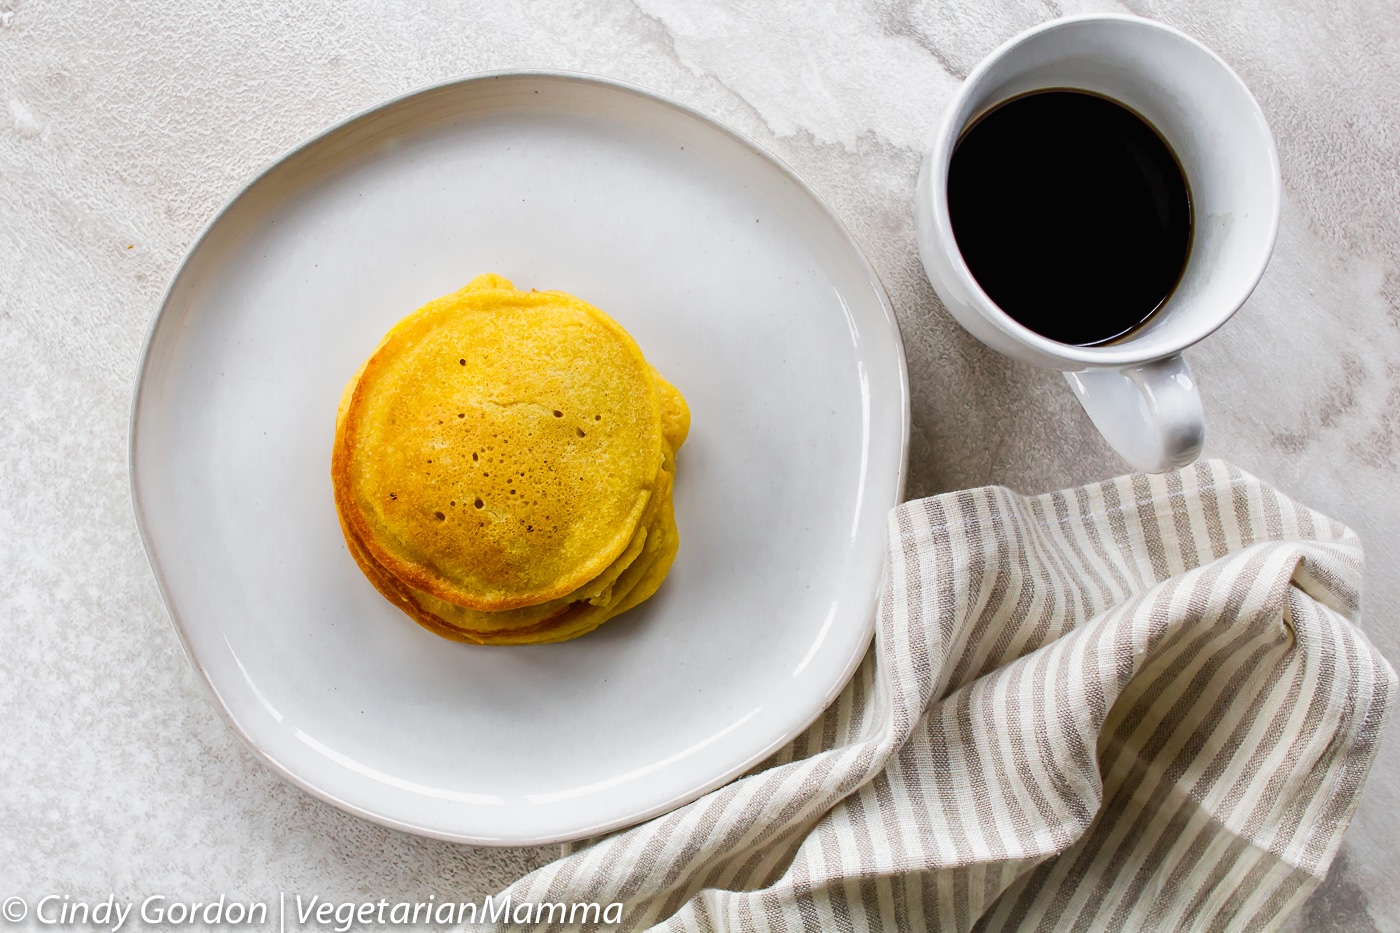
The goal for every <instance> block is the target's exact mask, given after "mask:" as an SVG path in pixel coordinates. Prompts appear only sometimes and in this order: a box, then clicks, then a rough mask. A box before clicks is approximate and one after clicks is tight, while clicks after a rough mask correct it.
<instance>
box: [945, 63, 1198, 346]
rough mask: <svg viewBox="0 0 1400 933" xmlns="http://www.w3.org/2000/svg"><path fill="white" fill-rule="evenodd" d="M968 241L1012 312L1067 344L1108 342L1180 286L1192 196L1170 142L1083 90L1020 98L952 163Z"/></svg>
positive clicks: (956, 223)
mask: <svg viewBox="0 0 1400 933" xmlns="http://www.w3.org/2000/svg"><path fill="white" fill-rule="evenodd" d="M948 210H949V213H950V215H951V218H952V223H953V235H954V236H955V237H956V239H957V241H958V250H959V251H960V252H961V253H962V255H963V258H964V259H965V260H966V261H967V265H968V268H969V269H971V270H972V274H973V276H974V277H976V279H977V283H978V284H979V285H981V286H982V290H983V291H985V292H986V293H987V295H988V296H989V297H990V298H991V299H992V301H994V302H996V304H997V306H998V307H1000V308H1001V309H1002V310H1003V311H1005V312H1006V313H1007V314H1009V315H1011V316H1012V317H1013V318H1015V319H1016V320H1018V321H1020V322H1021V323H1022V324H1024V325H1025V326H1027V327H1029V328H1030V329H1031V330H1034V331H1036V332H1037V333H1039V334H1043V335H1044V336H1046V337H1049V338H1050V339H1051V340H1058V341H1060V342H1061V343H1069V344H1076V345H1079V346H1089V345H1092V344H1098V343H1105V342H1107V341H1110V340H1113V339H1114V338H1116V337H1121V336H1123V335H1124V334H1127V333H1129V332H1131V331H1132V330H1133V329H1134V328H1136V327H1138V326H1139V325H1141V324H1142V323H1143V322H1144V321H1146V320H1147V319H1148V318H1149V317H1151V316H1152V313H1153V312H1154V311H1156V310H1157V308H1158V307H1160V306H1161V305H1162V303H1163V302H1164V301H1165V300H1166V299H1167V296H1168V295H1170V294H1171V291H1172V289H1173V288H1175V287H1176V283H1177V280H1178V279H1180V277H1181V270H1182V269H1183V268H1184V267H1185V265H1186V253H1187V250H1188V249H1189V248H1190V245H1191V196H1190V192H1189V191H1188V189H1187V187H1186V176H1185V175H1183V174H1182V171H1181V165H1180V164H1179V163H1178V162H1177V160H1176V156H1175V155H1174V154H1173V153H1172V151H1171V149H1170V148H1169V147H1168V146H1167V144H1166V142H1165V141H1164V140H1163V139H1162V137H1161V136H1159V135H1158V134H1157V131H1156V130H1154V129H1153V128H1152V126H1151V125H1149V124H1148V123H1147V121H1145V120H1143V119H1142V117H1139V116H1138V115H1137V114H1135V113H1133V112H1132V111H1131V110H1129V109H1128V108H1126V107H1124V106H1122V105H1121V104H1117V103H1114V102H1113V101H1111V100H1107V99H1105V98H1103V97H1099V96H1097V95H1095V94H1089V93H1086V92H1083V91H1064V90H1056V91H1039V92H1036V93H1033V94H1027V95H1025V96H1023V97H1017V98H1013V99H1012V100H1010V101H1007V102H1006V103H1004V104H1002V105H1000V106H998V107H996V108H995V109H993V110H991V111H990V112H988V113H987V114H986V115H985V116H983V117H982V118H981V119H979V120H978V121H977V122H976V123H974V124H973V125H972V126H971V127H970V128H969V129H967V130H966V131H965V132H964V133H963V136H962V139H961V140H959V141H958V144H957V147H956V148H955V149H954V150H953V159H952V164H951V165H950V166H949V169H948Z"/></svg>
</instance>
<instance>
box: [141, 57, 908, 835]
mask: <svg viewBox="0 0 1400 933" xmlns="http://www.w3.org/2000/svg"><path fill="white" fill-rule="evenodd" d="M503 78H514V79H531V78H534V79H542V80H547V81H563V82H567V83H575V84H581V85H592V86H598V87H604V88H607V89H610V90H614V91H620V92H622V93H624V94H630V95H632V96H634V97H639V98H642V99H643V100H645V101H646V102H648V103H650V104H653V105H660V106H662V107H666V108H668V109H671V110H675V111H678V112H680V113H681V114H683V115H685V116H688V117H691V118H693V119H695V120H698V121H699V122H700V123H702V124H705V125H706V126H708V128H710V129H712V130H715V131H717V132H719V133H721V134H722V135H724V136H726V137H728V138H729V139H730V140H732V141H733V142H735V143H738V144H739V145H740V146H741V147H743V148H744V149H746V150H748V151H749V152H751V153H752V154H753V155H755V156H757V157H758V158H760V159H762V160H764V161H765V162H767V163H768V164H770V165H771V166H773V167H774V168H776V169H777V170H778V171H779V172H780V173H781V174H782V175H783V176H784V177H785V178H786V180H787V181H789V182H791V183H792V184H794V185H796V186H797V187H798V189H799V190H800V191H801V192H802V194H803V195H805V196H806V197H807V198H809V199H811V201H812V203H813V204H815V205H816V206H817V207H818V208H819V209H820V210H821V211H822V213H824V214H825V215H826V217H827V218H828V219H829V220H830V221H831V222H832V223H833V224H834V225H835V228H836V230H837V231H838V232H839V233H840V234H841V236H842V237H844V239H845V241H846V243H847V244H848V245H849V246H850V248H851V250H852V251H853V252H854V255H855V256H856V257H857V258H859V260H860V263H861V265H862V266H863V267H864V270H865V272H866V274H867V276H868V278H869V282H870V284H871V285H872V286H873V287H874V291H875V295H876V298H877V299H878V301H879V304H880V308H881V310H882V311H883V313H884V318H885V323H886V324H887V325H888V327H889V328H890V332H891V333H892V335H893V337H894V347H895V351H896V354H895V355H896V360H897V370H898V371H897V376H898V379H897V380H896V382H897V384H898V386H899V390H900V391H899V407H900V422H901V427H902V430H901V437H900V449H899V457H898V463H897V472H896V476H895V496H894V501H893V502H891V503H890V508H893V507H895V506H897V505H898V504H899V503H900V502H902V501H904V497H905V484H906V482H907V480H908V472H909V439H910V432H911V427H912V411H911V392H910V388H909V369H908V364H907V360H906V354H905V347H904V337H903V333H902V332H901V329H900V326H899V319H898V317H897V316H896V315H895V313H894V306H893V305H892V303H891V302H890V298H889V293H888V292H887V291H886V289H885V286H884V283H883V282H882V281H881V279H880V276H879V273H878V272H877V271H876V270H875V267H874V265H873V264H872V263H871V262H870V258H869V257H868V256H867V255H866V253H865V250H863V249H862V248H861V246H860V244H859V242H857V240H856V238H855V236H854V235H853V234H852V233H851V231H850V228H849V227H848V226H847V225H846V223H845V222H844V221H843V220H842V219H841V217H840V215H839V214H837V212H836V211H835V210H834V209H833V208H832V206H831V205H830V204H829V203H827V201H826V199H825V198H823V197H822V196H821V195H820V194H819V193H818V192H817V191H816V190H815V189H813V188H812V186H811V185H810V184H809V183H808V182H807V181H806V179H804V178H803V177H802V176H801V175H800V174H798V172H797V171H796V170H795V169H793V168H792V166H790V165H788V164H787V162H785V161H784V160H783V159H782V158H781V157H780V156H778V155H777V154H776V153H774V152H772V151H771V150H769V149H767V148H766V147H765V146H763V145H762V144H760V143H759V142H757V141H756V140H754V139H752V138H750V137H749V136H748V135H747V134H746V133H744V132H742V131H741V130H739V129H738V128H736V127H733V126H730V125H729V124H728V123H725V122H724V121H723V120H720V119H719V118H718V117H715V116H712V115H711V114H708V113H705V112H704V111H702V110H699V109H698V108H696V107H692V106H690V105H689V104H685V103H682V102H680V101H678V100H675V99H674V98H671V97H668V96H666V95H664V94H661V93H659V92H657V91H653V90H650V89H648V88H645V87H641V86H639V85H635V84H631V83H628V82H626V81H620V80H618V79H616V78H611V77H607V76H604V75H597V74H591V73H588V72H581V71H567V70H556V69H537V68H525V69H499V70H492V71H484V72H474V73H471V74H465V75H458V76H455V77H452V78H447V79H444V80H442V81H435V82H431V83H428V84H424V85H420V86H418V87H415V88H411V89H410V90H407V91H404V92H402V93H399V94H395V95H393V96H392V97H388V98H386V99H383V100H380V101H379V102H377V103H374V104H371V105H369V106H368V107H364V108H361V109H359V110H357V111H355V112H354V113H352V114H350V115H348V116H346V117H344V118H341V119H339V120H336V121H335V122H333V123H331V124H330V125H328V126H326V127H325V128H324V129H322V130H319V131H317V132H315V133H313V134H312V135H310V136H308V137H306V138H305V139H303V140H301V141H300V142H298V143H297V144H295V145H293V146H291V147H289V148H287V149H285V150H283V151H282V152H281V153H279V154H278V155H277V156H275V157H274V158H272V159H270V160H269V161H268V162H267V163H266V164H264V165H263V166H262V167H261V168H260V169H258V170H257V171H255V172H254V173H253V174H251V175H250V176H249V177H248V178H247V179H246V180H245V181H244V182H242V183H241V184H240V185H239V186H238V188H237V189H236V190H235V191H234V192H233V193H232V194H231V195H230V196H229V197H228V198H227V199H226V200H225V201H224V202H223V204H222V205H221V206H220V207H219V208H218V210H217V211H215V212H214V214H213V215H212V216H211V217H210V218H209V220H208V221H207V222H206V223H205V224H204V226H203V227H202V228H201V229H200V231H199V234H198V235H197V236H196V237H195V238H194V239H193V240H192V241H191V243H190V245H189V247H188V248H187V249H186V250H185V252H184V255H183V256H181V258H180V261H179V263H178V264H177V265H176V266H175V269H174V271H173V272H172V273H171V275H170V279H169V281H168V282H167V283H166V286H165V289H164V291H163V292H162V293H161V297H160V302H159V304H158V305H157V308H156V313H155V314H154V315H153V316H152V317H151V322H150V324H149V326H148V327H147V330H146V337H145V340H144V341H143V342H142V346H141V360H140V364H139V365H138V366H137V370H136V377H135V384H134V386H133V390H132V394H131V406H130V410H129V415H128V419H127V462H126V466H127V488H128V494H129V496H130V502H131V510H132V514H133V517H134V519H135V522H136V529H137V533H138V534H139V536H140V539H141V548H142V551H143V552H144V553H145V556H146V562H147V565H148V566H149V567H150V570H151V575H152V577H153V578H154V579H155V583H156V588H157V590H158V591H159V593H160V597H161V604H162V606H163V607H164V609H165V615H166V618H167V620H168V621H169V623H170V626H171V627H172V628H173V629H174V630H175V634H176V637H177V638H178V639H179V642H180V647H181V649H182V650H183V652H184V655H185V658H186V660H187V661H188V662H189V663H190V664H191V665H192V666H193V667H194V669H195V670H196V671H197V672H198V674H199V677H200V680H201V682H202V683H203V684H204V687H205V690H206V691H207V696H209V697H210V698H212V699H213V701H214V707H215V709H216V710H217V711H218V713H219V716H220V718H222V719H223V721H224V723H225V725H227V726H228V727H229V729H230V730H231V731H232V732H233V733H234V735H236V736H237V737H238V738H239V740H240V741H241V742H242V743H243V745H244V747H245V748H247V749H248V750H249V751H251V752H252V753H253V754H254V755H255V756H256V757H257V758H258V759H259V760H260V761H262V762H263V763H264V764H265V765H266V766H267V767H268V768H269V769H270V770H271V771H272V772H273V774H275V775H276V776H277V777H278V778H280V779H281V780H283V781H284V782H286V783H288V784H290V785H292V786H293V787H296V788H298V789H299V790H302V791H303V792H305V793H308V794H310V795H311V796H313V797H315V798H316V799H318V800H321V801H324V802H325V803H328V804H330V805H332V806H334V807H336V808H337V809H339V810H342V811H344V812H346V813H350V814H352V815H354V816H357V817H359V818H361V819H364V820H367V821H369V822H371V823H375V824H378V825H380V826H385V827H388V828H390V829H395V830H399V831H401V832H407V833H412V834H414V835H419V836H425V837H428V838H432V839H440V840H442V841H445V842H453V843H458V844H466V845H477V846H490V847H528V846H540V845H549V844H554V843H562V842H570V841H575V840H580V839H586V838H589V837H592V836H597V835H600V834H602V833H606V832H612V831H614V830H619V829H624V828H627V827H632V826H636V825H639V824H641V823H644V822H646V821H647V820H650V819H654V818H655V817H657V816H661V815H663V814H665V813H669V812H670V811H672V810H675V809H677V808H679V807H682V806H685V805H686V804H688V803H691V802H693V801H695V800H697V799H699V798H700V797H703V796H704V795H705V794H708V793H710V792H711V791H714V790H717V789H718V788H720V787H723V786H724V785H726V784H728V783H730V782H731V781H733V780H734V779H736V778H737V777H739V776H740V775H742V774H744V772H746V771H748V770H749V769H750V768H752V767H753V766H754V765H756V764H758V763H759V762H761V761H763V760H764V759H766V758H768V757H769V756H770V755H772V754H773V753H774V752H776V751H777V750H778V749H780V748H782V747H783V746H784V745H786V744H787V743H788V742H791V741H792V740H793V739H794V738H796V737H797V736H798V735H800V734H802V732H803V731H805V730H806V729H807V728H808V727H810V726H811V724H812V723H813V722H815V721H816V720H817V718H818V717H820V716H821V714H822V713H823V712H825V711H826V709H827V708H828V707H829V706H830V705H831V703H832V702H833V701H834V700H835V699H836V697H837V696H839V695H840V693H841V691H842V690H844V689H845V687H846V685H847V684H848V683H849V682H850V679H851V677H852V676H853V675H854V674H855V672H856V670H857V668H858V667H859V666H860V664H861V662H862V661H863V660H864V658H865V656H866V655H867V654H868V653H869V648H870V642H871V639H872V638H873V637H874V633H875V614H876V611H877V609H878V604H879V589H880V588H881V587H882V585H883V579H884V576H885V574H886V573H888V570H889V568H888V560H887V559H885V560H884V561H882V569H881V573H880V577H879V580H877V583H876V593H875V596H874V599H873V601H872V603H871V605H870V608H869V611H868V613H867V615H868V619H867V621H866V623H865V633H864V634H863V636H862V637H861V639H860V644H861V646H862V647H861V650H860V651H858V652H854V653H853V654H852V657H851V658H850V659H849V660H848V661H847V663H846V667H845V669H844V670H843V671H842V674H841V676H840V678H839V679H837V681H836V682H835V684H834V686H833V687H831V688H830V689H829V690H828V691H827V693H826V694H825V695H824V696H823V698H822V702H821V704H820V705H819V706H817V707H816V709H815V710H814V711H813V713H812V715H811V716H810V717H809V718H808V719H807V720H806V721H804V722H802V723H801V724H800V725H799V726H798V727H797V728H794V729H791V730H790V731H789V732H787V733H785V734H784V735H782V736H781V737H780V738H778V739H777V740H775V741H773V742H772V743H770V744H769V745H767V746H764V748H763V749H762V750H761V751H760V752H759V753H757V754H754V755H752V756H750V757H749V758H748V759H745V760H744V761H742V762H741V763H740V764H739V765H738V766H735V767H732V768H730V769H728V770H726V771H725V772H723V773H722V774H719V775H717V776H714V777H712V778H710V779H709V780H707V781H704V782H701V783H700V784H699V785H698V786H697V787H695V788H693V789H691V790H688V791H685V792H683V793H680V794H677V795H675V796H673V797H671V798H669V799H667V800H665V801H663V802H662V803H660V804H656V805H654V806H651V807H648V808H646V809H644V810H642V811H639V812H638V813H635V814H631V815H628V816H625V817H622V818H613V819H607V820H602V821H599V822H597V823H595V824H590V825H589V826H587V827H585V828H583V829H576V830H568V831H565V832H554V833H547V834H544V835H535V836H522V837H520V838H514V837H512V838H510V839H501V838H496V837H482V836H473V835H471V834H469V833H460V832H452V831H447V830H442V829H438V828H434V827H432V826H425V825H419V824H416V823H412V822H409V821H406V820H401V819H396V818H394V817H391V816H386V815H384V814H380V813H375V812H373V811H371V810H368V809H366V808H365V807H363V806H361V805H359V804H355V803H352V802H350V801H348V800H345V799H343V798H341V797H339V796H337V795H336V794H335V793H333V792H331V791H329V790H327V789H325V788H322V787H320V786H318V785H316V784H314V783H312V782H311V781H309V780H308V779H306V778H304V777H302V776H301V775H299V774H297V773H296V772H295V771H294V770H292V769H291V768H290V767H288V766H287V765H285V764H283V763H282V761H280V760H279V759H278V758H277V757H275V756H274V755H273V754H272V753H271V752H270V751H269V750H268V749H265V748H263V747H262V746H261V745H260V744H258V742H257V741H256V740H255V739H254V738H253V737H252V736H251V735H249V734H248V733H247V732H246V731H245V730H244V729H243V727H242V726H241V725H239V723H238V721H237V720H236V719H235V718H234V716H233V711H232V710H231V709H230V708H229V704H228V702H227V701H226V700H225V699H224V696H223V694H222V693H220V691H219V688H218V687H217V686H216V685H215V683H214V681H213V678H212V676H211V675H210V672H209V670H208V669H207V668H206V667H205V666H204V665H203V664H202V663H201V662H200V660H199V658H198V657H197V656H196V655H195V652H194V649H193V647H192V646H191V644H190V640H189V637H188V636H187V634H186V631H185V623H184V622H183V621H182V620H181V618H180V616H179V614H178V613H177V612H176V610H175V607H174V603H173V601H172V599H171V595H170V591H169V587H168V586H167V583H166V577H165V574H164V572H163V571H162V569H161V566H160V563H159V560H158V558H157V556H156V550H155V546H154V543H153V539H152V537H151V532H150V530H149V529H148V528H147V525H146V520H145V511H144V506H143V503H142V496H141V493H140V491H139V488H138V484H137V446H138V440H139V435H140V428H141V425H140V412H141V402H142V398H143V397H144V396H145V394H146V390H147V387H148V386H147V378H146V377H147V368H148V366H150V365H151V348H152V346H153V344H154V343H155V340H156V337H157V334H158V333H159V332H160V331H161V329H162V325H163V324H164V322H165V320H166V317H167V314H168V313H169V312H170V309H171V305H172V299H173V298H174V296H175V291H176V288H177V286H178V285H179V284H180V281H181V279H182V278H183V277H184V274H185V271H186V269H187V268H188V267H189V265H190V262H191V260H193V259H194V257H195V256H196V254H197V253H198V252H199V251H200V249H201V247H202V246H203V245H204V242H205V241H206V240H207V239H208V238H209V237H210V235H211V234H212V233H213V231H214V229H215V228H216V227H217V226H218V225H219V224H220V222H221V221H222V220H223V218H224V217H225V215H227V214H228V213H229V212H230V211H231V210H232V209H233V208H234V207H235V205H237V204H238V203H239V202H240V201H241V200H242V199H243V198H244V197H245V196H246V195H247V194H248V193H249V192H250V191H252V190H253V188H254V187H256V186H257V185H258V184H259V183H261V182H262V181H263V180H264V179H265V178H267V177H268V176H269V175H271V174H272V173H273V172H274V171H276V170H277V169H278V168H280V167H281V166H282V165H283V164H284V163H286V162H288V161H289V160H291V159H293V158H294V157H295V156H297V155H299V154H301V153H303V152H306V151H307V150H310V149H311V148H313V147H315V146H317V145H319V144H321V143H322V142H323V141H325V140H327V139H328V138H330V137H332V136H334V135H335V134H337V133H339V132H341V131H342V130H345V129H347V128H349V127H350V126H352V125H353V124H356V123H359V122H360V121H363V120H368V119H371V118H373V117H374V116H375V115H376V114H379V113H381V112H384V111H388V110H390V109H392V108H394V107H397V106H399V105H400V104H403V103H406V102H407V101H409V100H411V99H413V98H416V97H419V96H421V95H425V94H430V93H433V92H435V91H439V90H443V89H447V88H452V87H459V86H466V85H471V84H487V83H490V82H492V81H496V80H500V79H503Z"/></svg>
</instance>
